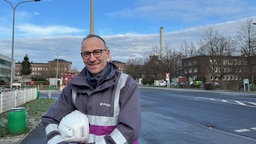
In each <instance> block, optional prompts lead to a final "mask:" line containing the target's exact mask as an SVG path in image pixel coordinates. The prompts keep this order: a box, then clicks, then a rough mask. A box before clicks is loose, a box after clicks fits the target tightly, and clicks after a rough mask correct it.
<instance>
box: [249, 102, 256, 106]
mask: <svg viewBox="0 0 256 144" xmlns="http://www.w3.org/2000/svg"><path fill="white" fill-rule="evenodd" d="M248 103H249V104H252V105H255V106H256V103H255V102H248Z"/></svg>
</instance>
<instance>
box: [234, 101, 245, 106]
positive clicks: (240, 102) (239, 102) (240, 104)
mask: <svg viewBox="0 0 256 144" xmlns="http://www.w3.org/2000/svg"><path fill="white" fill-rule="evenodd" d="M235 102H236V103H238V104H240V105H246V104H245V103H242V102H240V101H235Z"/></svg>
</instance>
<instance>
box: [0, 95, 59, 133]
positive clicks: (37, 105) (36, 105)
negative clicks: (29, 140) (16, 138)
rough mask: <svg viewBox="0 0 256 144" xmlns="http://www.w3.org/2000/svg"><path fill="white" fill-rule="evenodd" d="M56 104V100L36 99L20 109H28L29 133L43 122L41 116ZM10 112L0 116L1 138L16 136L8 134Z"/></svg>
mask: <svg viewBox="0 0 256 144" xmlns="http://www.w3.org/2000/svg"><path fill="white" fill-rule="evenodd" d="M54 102H55V99H35V100H33V101H30V102H27V103H26V104H23V105H21V106H20V107H25V108H26V123H27V125H26V130H25V133H28V132H29V131H30V130H32V129H34V128H35V127H36V126H37V125H38V124H39V122H40V121H41V116H42V115H43V114H44V113H45V112H46V111H47V110H48V109H49V107H50V106H51V105H52V104H53V103H54ZM7 125H8V112H5V113H2V114H0V137H5V136H13V135H14V134H10V133H8V127H7Z"/></svg>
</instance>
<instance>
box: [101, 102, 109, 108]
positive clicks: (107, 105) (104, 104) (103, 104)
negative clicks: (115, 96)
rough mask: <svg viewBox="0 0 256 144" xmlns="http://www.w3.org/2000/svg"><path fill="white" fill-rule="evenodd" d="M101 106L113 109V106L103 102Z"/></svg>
mask: <svg viewBox="0 0 256 144" xmlns="http://www.w3.org/2000/svg"><path fill="white" fill-rule="evenodd" d="M100 106H106V107H111V104H108V103H103V102H101V103H100Z"/></svg>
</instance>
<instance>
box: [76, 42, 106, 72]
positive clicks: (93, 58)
mask: <svg viewBox="0 0 256 144" xmlns="http://www.w3.org/2000/svg"><path fill="white" fill-rule="evenodd" d="M92 52H93V53H92ZM81 55H82V58H83V62H84V64H85V66H86V68H87V69H88V70H89V71H90V72H91V73H92V74H93V75H97V74H101V73H102V72H103V70H104V69H105V68H106V65H107V60H108V58H109V56H110V51H109V50H108V49H107V48H106V47H105V45H104V43H103V41H102V40H101V39H99V38H97V37H91V38H88V39H86V40H85V41H84V42H83V43H82V48H81Z"/></svg>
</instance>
